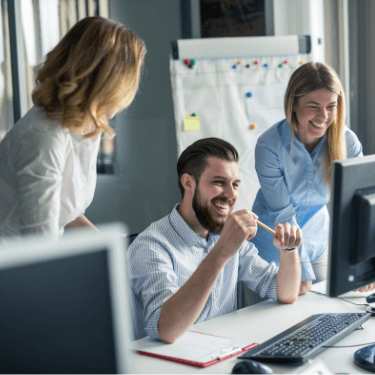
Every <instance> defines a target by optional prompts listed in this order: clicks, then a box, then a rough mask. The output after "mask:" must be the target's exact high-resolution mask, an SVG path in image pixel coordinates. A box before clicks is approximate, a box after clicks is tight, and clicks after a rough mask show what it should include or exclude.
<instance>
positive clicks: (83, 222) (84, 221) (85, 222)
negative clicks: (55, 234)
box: [65, 215, 99, 231]
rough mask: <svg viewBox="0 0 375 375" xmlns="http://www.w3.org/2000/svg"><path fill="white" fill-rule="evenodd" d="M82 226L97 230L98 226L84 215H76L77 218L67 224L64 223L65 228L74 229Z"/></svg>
mask: <svg viewBox="0 0 375 375" xmlns="http://www.w3.org/2000/svg"><path fill="white" fill-rule="evenodd" d="M82 228H90V229H93V230H96V231H99V230H98V228H96V226H95V225H94V224H93V223H92V222H91V221H90V220H89V219H88V218H87V217H86V216H85V215H82V216H78V217H77V219H75V220H73V221H72V222H70V223H69V224H67V225H65V229H69V230H75V229H82Z"/></svg>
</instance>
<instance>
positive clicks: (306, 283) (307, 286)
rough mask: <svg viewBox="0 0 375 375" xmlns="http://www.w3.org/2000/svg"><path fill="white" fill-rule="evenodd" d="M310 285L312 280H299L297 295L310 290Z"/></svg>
mask: <svg viewBox="0 0 375 375" xmlns="http://www.w3.org/2000/svg"><path fill="white" fill-rule="evenodd" d="M311 285H312V280H305V281H302V282H301V286H300V288H299V294H298V295H299V296H300V295H302V294H306V293H307V292H309V291H310V289H311Z"/></svg>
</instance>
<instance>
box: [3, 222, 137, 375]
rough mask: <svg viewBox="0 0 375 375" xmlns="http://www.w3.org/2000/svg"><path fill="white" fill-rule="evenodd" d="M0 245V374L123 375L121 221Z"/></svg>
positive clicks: (125, 293)
mask: <svg viewBox="0 0 375 375" xmlns="http://www.w3.org/2000/svg"><path fill="white" fill-rule="evenodd" d="M101 230H102V231H101V232H94V231H92V230H82V231H78V232H74V233H71V234H67V235H66V236H64V237H63V238H62V239H61V240H60V241H58V242H57V241H52V240H47V239H46V238H41V237H33V238H28V239H25V240H19V241H13V242H9V243H8V244H7V246H6V247H5V246H4V247H2V248H0V373H102V374H104V373H129V372H133V371H132V367H131V357H130V354H129V353H130V349H129V344H130V340H131V339H132V335H133V330H132V326H131V324H132V323H131V316H130V314H131V309H130V306H129V295H130V294H129V290H128V281H127V273H126V263H125V262H126V261H125V249H126V244H127V241H126V239H125V238H121V237H120V236H118V234H119V233H126V228H125V227H124V226H123V225H120V224H113V225H110V226H107V227H103V228H102V229H101Z"/></svg>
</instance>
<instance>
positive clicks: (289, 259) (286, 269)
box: [276, 249, 301, 303]
mask: <svg viewBox="0 0 375 375" xmlns="http://www.w3.org/2000/svg"><path fill="white" fill-rule="evenodd" d="M300 285H301V263H300V260H299V255H298V249H297V250H296V251H294V252H293V253H290V254H287V253H285V252H284V251H280V267H279V272H278V273H277V277H276V290H277V299H278V301H279V302H280V303H294V302H295V301H296V300H297V298H298V294H299V290H300Z"/></svg>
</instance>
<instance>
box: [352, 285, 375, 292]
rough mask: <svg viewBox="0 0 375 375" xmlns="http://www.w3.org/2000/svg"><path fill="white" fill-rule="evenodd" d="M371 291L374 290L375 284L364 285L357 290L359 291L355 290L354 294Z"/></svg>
mask: <svg viewBox="0 0 375 375" xmlns="http://www.w3.org/2000/svg"><path fill="white" fill-rule="evenodd" d="M371 290H375V283H372V284H369V285H366V286H364V287H362V288H359V289H356V290H355V292H361V293H363V292H369V291H371Z"/></svg>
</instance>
